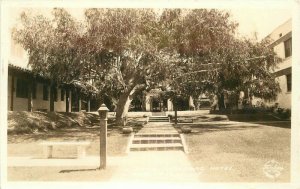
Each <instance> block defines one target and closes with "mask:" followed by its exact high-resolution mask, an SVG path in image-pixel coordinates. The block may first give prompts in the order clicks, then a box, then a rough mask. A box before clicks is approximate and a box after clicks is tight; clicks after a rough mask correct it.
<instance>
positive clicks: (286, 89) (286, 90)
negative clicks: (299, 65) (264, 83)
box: [268, 19, 292, 109]
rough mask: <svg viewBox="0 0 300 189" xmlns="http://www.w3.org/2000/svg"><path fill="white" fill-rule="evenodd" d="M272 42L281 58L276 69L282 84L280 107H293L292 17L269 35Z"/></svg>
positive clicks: (278, 79) (277, 77) (275, 72)
mask: <svg viewBox="0 0 300 189" xmlns="http://www.w3.org/2000/svg"><path fill="white" fill-rule="evenodd" d="M268 37H270V38H271V40H272V43H271V44H270V47H271V48H273V49H274V52H275V53H276V54H277V55H278V56H279V57H280V58H281V61H280V62H279V63H278V64H277V68H276V69H275V71H274V74H275V76H276V80H277V81H278V82H279V84H280V88H281V92H280V93H279V94H278V97H277V100H276V101H275V102H273V103H278V107H280V108H286V109H291V95H292V19H289V20H287V21H286V22H285V23H283V24H281V25H280V26H278V27H277V28H275V29H274V30H273V32H272V33H271V34H269V35H268Z"/></svg>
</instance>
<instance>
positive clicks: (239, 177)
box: [1, 3, 300, 185]
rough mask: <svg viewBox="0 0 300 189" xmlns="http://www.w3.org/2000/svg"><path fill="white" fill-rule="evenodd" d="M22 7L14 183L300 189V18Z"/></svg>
mask: <svg viewBox="0 0 300 189" xmlns="http://www.w3.org/2000/svg"><path fill="white" fill-rule="evenodd" d="M15 5H16V4H14V5H9V3H7V4H6V13H7V14H6V17H5V18H4V19H5V20H6V21H5V23H6V24H5V26H6V27H7V28H6V29H5V30H4V29H3V28H1V32H2V34H3V33H4V34H3V35H2V36H6V39H3V37H2V39H1V40H2V42H3V41H6V43H5V44H8V45H7V46H6V49H5V51H3V49H2V53H3V52H6V53H4V55H3V54H2V57H6V58H5V59H4V62H3V59H2V60H1V61H2V63H3V64H2V65H3V66H4V67H5V70H6V72H5V73H6V74H3V75H4V76H5V78H4V82H5V85H4V86H6V87H5V88H4V89H3V90H5V93H4V94H5V95H2V96H4V98H5V101H6V104H5V107H4V109H6V110H7V111H6V113H5V116H4V117H6V126H5V130H6V132H7V135H6V137H5V142H6V147H7V150H6V152H5V158H6V161H5V162H6V164H2V163H1V165H2V166H3V165H4V166H5V169H6V170H7V173H6V177H7V182H44V183H47V182H51V183H53V182H76V183H85V182H88V183H90V182H101V183H128V182H129V183H146V184H147V183H165V184H167V183H171V184H175V185H176V184H188V183H193V184H199V183H218V184H222V183H267V184H275V183H287V184H288V183H290V182H291V177H292V175H291V170H292V167H291V165H292V163H291V159H293V158H292V152H291V149H292V146H291V144H292V143H293V141H291V138H292V137H291V135H292V134H291V133H292V132H291V129H292V124H291V122H292V121H291V120H292V116H291V115H292V106H293V105H292V91H293V90H294V88H292V83H293V82H294V81H295V79H294V78H295V77H293V74H292V65H293V64H295V63H293V61H294V59H293V50H292V48H293V45H292V44H294V43H293V37H292V35H293V33H294V32H293V23H294V22H293V19H294V18H293V11H294V9H293V7H292V6H282V7H281V6H268V5H267V4H266V5H265V6H261V7H258V6H253V7H251V6H249V7H248V6H240V7H239V6H232V7H230V6H201V3H199V5H198V6H195V7H193V6H191V7H189V6H182V7H176V6H175V7H169V6H164V5H165V4H162V5H159V6H144V7H143V6H137V7H135V6H132V7H130V6H129V7H128V6H118V5H116V7H112V6H103V5H102V6H101V5H100V6H99V5H98V6H97V5H95V6H80V4H79V5H78V4H77V6H69V5H70V3H69V4H66V5H63V4H61V3H60V4H57V5H56V4H55V3H51V6H43V5H41V4H38V5H39V6H34V4H33V5H32V6H31V5H25V4H19V5H18V6H15ZM2 26H3V23H2ZM297 39H299V38H297ZM2 44H3V43H2ZM2 48H3V46H2ZM292 78H293V79H292ZM298 136H299V134H298ZM1 140H3V137H1ZM1 153H3V151H2V152H1ZM1 162H3V161H1ZM298 171H299V172H300V170H298ZM2 174H3V173H2Z"/></svg>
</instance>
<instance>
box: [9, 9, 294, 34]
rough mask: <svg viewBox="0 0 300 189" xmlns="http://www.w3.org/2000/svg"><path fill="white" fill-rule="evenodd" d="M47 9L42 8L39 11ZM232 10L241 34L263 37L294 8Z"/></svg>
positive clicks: (14, 15) (76, 13)
mask: <svg viewBox="0 0 300 189" xmlns="http://www.w3.org/2000/svg"><path fill="white" fill-rule="evenodd" d="M20 10H21V9H16V8H14V9H13V10H12V11H11V12H10V16H9V20H10V21H9V23H10V27H11V26H13V25H14V23H16V20H17V18H18V15H19V13H20ZM43 10H45V9H40V11H39V12H45V11H43ZM68 10H69V11H70V13H71V14H72V15H73V16H75V17H77V18H82V17H83V14H82V12H83V11H82V10H83V9H78V8H75V9H74V8H73V9H72V8H69V9H68ZM225 10H228V11H229V12H231V15H232V16H231V19H232V20H235V21H236V22H238V23H239V27H238V33H239V34H240V35H241V36H248V37H252V36H253V34H254V32H257V37H258V39H262V38H264V37H266V36H267V35H268V34H270V33H271V32H272V31H273V30H274V29H275V28H276V27H278V26H279V25H281V24H282V23H284V22H285V21H287V20H288V19H289V18H291V17H292V10H291V9H290V8H286V7H285V8H276V9H275V8H268V7H267V6H265V7H262V8H245V7H241V8H230V9H225Z"/></svg>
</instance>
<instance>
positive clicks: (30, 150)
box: [7, 112, 146, 181]
mask: <svg viewBox="0 0 300 189" xmlns="http://www.w3.org/2000/svg"><path fill="white" fill-rule="evenodd" d="M98 117H99V116H98V115H97V114H90V113H82V112H81V113H56V112H32V113H30V112H9V114H8V130H9V132H8V147H7V148H8V151H7V153H8V156H9V157H12V156H14V157H33V158H39V157H42V155H43V148H42V146H40V145H39V143H40V142H42V141H77V140H88V141H90V142H91V145H90V146H88V147H87V149H86V153H87V156H99V151H100V146H99V143H100V138H99V137H100V127H99V118H98ZM145 119H146V118H143V117H142V118H129V119H128V122H129V125H131V126H133V129H134V130H138V129H140V126H141V123H142V122H143V121H145ZM51 123H54V124H51ZM53 125H54V127H53ZM107 136H108V137H107V140H108V141H107V155H108V158H118V157H123V156H125V155H126V148H127V144H128V141H129V137H130V136H129V135H126V134H122V129H121V127H118V126H113V118H110V120H109V123H108V130H107ZM76 153H77V152H76V148H75V147H69V148H66V147H59V146H57V147H55V148H54V149H53V156H54V157H58V158H70V157H73V156H76ZM66 161H67V160H66ZM92 168H93V169H94V168H95V167H92ZM93 169H91V167H69V166H68V167H64V166H63V165H62V166H61V167H46V168H45V167H9V168H8V179H9V180H10V181H20V180H23V181H52V180H53V181H68V180H72V181H79V180H82V181H93V180H94V181H105V180H107V179H109V178H110V177H111V175H112V173H113V172H114V170H115V168H114V167H113V166H112V167H111V166H110V167H108V168H107V169H106V170H101V171H100V170H93ZM61 170H75V171H71V172H66V173H60V171H61Z"/></svg>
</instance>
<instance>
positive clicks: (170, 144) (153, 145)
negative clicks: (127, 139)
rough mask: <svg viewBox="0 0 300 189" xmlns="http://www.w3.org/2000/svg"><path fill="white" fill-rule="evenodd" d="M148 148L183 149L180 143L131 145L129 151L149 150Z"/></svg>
mask: <svg viewBox="0 0 300 189" xmlns="http://www.w3.org/2000/svg"><path fill="white" fill-rule="evenodd" d="M149 147H153V148H158V147H162V148H167V147H183V145H182V144H181V143H159V144H158V143H155V144H131V146H130V149H131V148H149Z"/></svg>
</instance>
